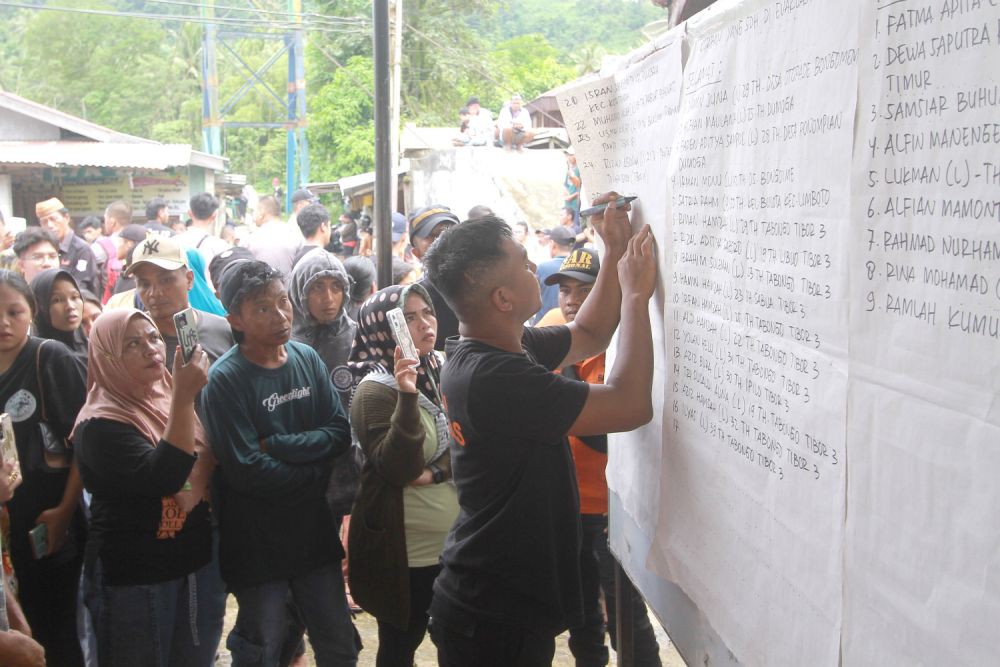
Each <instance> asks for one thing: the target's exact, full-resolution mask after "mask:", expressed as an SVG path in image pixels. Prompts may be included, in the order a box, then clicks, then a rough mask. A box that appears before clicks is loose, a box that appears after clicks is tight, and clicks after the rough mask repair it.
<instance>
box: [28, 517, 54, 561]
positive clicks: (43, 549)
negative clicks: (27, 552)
mask: <svg viewBox="0 0 1000 667" xmlns="http://www.w3.org/2000/svg"><path fill="white" fill-rule="evenodd" d="M28 537H29V538H30V540H29V541H30V542H31V555H32V556H34V557H35V560H39V559H41V558H45V557H46V556H47V555H48V554H49V527H48V526H47V525H46V524H44V523H40V524H38V525H37V526H35V527H34V528H32V529H31V530H29V531H28Z"/></svg>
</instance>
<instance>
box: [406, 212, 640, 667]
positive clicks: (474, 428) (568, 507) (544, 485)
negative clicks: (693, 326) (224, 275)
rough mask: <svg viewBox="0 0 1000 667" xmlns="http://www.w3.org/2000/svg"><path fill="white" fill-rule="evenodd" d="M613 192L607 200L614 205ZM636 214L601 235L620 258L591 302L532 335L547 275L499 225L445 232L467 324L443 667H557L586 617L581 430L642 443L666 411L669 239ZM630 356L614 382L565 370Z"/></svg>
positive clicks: (435, 633) (456, 395)
mask: <svg viewBox="0 0 1000 667" xmlns="http://www.w3.org/2000/svg"><path fill="white" fill-rule="evenodd" d="M617 196H618V195H616V194H614V193H609V194H608V195H606V196H605V197H603V198H601V199H599V200H597V202H596V203H603V202H605V201H614V200H616V199H617ZM627 210H628V207H627V206H626V207H625V209H621V208H615V207H614V206H613V205H611V206H609V207H608V209H607V211H606V212H605V213H604V215H603V217H602V218H600V217H597V216H595V217H594V218H593V219H592V224H594V225H595V227H596V228H597V230H598V233H599V234H600V235H601V237H602V239H603V240H604V243H605V246H606V252H605V256H604V261H603V262H602V264H601V270H600V272H599V273H598V277H597V281H596V282H595V284H594V288H593V291H592V292H591V294H590V297H589V298H588V299H587V301H586V302H585V303H584V305H583V306H582V307H581V308H580V311H579V312H578V314H577V316H576V319H575V320H574V321H573V322H572V323H570V324H569V325H566V326H558V327H544V328H539V329H527V328H524V326H523V323H524V322H525V321H526V320H527V319H528V318H529V317H531V315H532V314H534V313H535V312H537V311H538V308H539V306H540V305H541V298H540V296H539V288H538V281H537V280H536V279H535V267H534V265H533V264H532V263H531V262H530V261H529V260H528V258H527V256H526V254H525V251H524V248H523V247H522V246H520V245H519V244H517V243H516V242H515V241H514V240H513V239H512V238H511V232H510V228H509V227H508V226H507V224H506V223H505V222H503V221H502V220H500V219H498V218H493V217H489V218H483V219H479V220H472V221H469V222H466V223H463V224H461V225H457V226H454V227H452V228H451V229H448V230H447V231H445V232H444V233H443V234H442V235H441V236H440V237H439V238H438V240H437V242H436V243H435V244H434V245H433V246H432V247H431V248H430V250H429V251H428V253H427V257H426V260H425V267H426V269H427V272H428V275H429V277H430V279H431V281H432V282H433V283H434V284H435V285H436V286H437V287H438V289H439V290H440V291H441V293H442V294H443V295H444V298H445V299H446V300H447V301H448V303H449V305H451V307H452V308H453V309H454V310H455V313H456V314H457V315H458V319H459V333H460V334H461V337H460V338H457V339H455V338H453V339H451V340H449V342H448V345H447V347H446V351H447V354H448V363H447V364H446V365H445V368H444V372H443V374H442V390H443V394H444V399H445V405H446V408H447V411H448V418H449V420H450V421H451V426H450V428H451V436H452V461H453V471H454V479H455V484H456V486H457V488H458V500H459V505H460V512H459V515H458V519H457V520H456V522H455V525H454V527H453V528H452V530H451V533H450V534H449V536H448V540H447V542H446V543H445V550H444V553H443V554H442V556H441V561H442V570H441V574H440V576H439V577H438V579H437V581H436V582H435V584H434V599H433V601H432V603H431V609H430V613H431V617H432V619H433V621H432V630H431V636H432V638H433V640H434V643H435V644H436V645H437V647H438V661H439V663H440V665H441V666H442V667H452V666H458V665H504V666H509V665H518V666H522V665H532V666H533V665H548V664H551V661H552V656H553V652H554V650H555V636H556V635H557V634H559V633H560V632H562V631H563V630H565V629H566V628H567V627H570V626H573V625H578V624H579V623H580V622H581V620H582V594H581V589H580V569H579V549H580V517H579V511H580V501H579V495H578V492H577V487H576V474H575V471H574V467H573V458H572V455H571V453H570V448H569V445H568V443H567V441H566V435H567V434H573V435H596V434H601V433H611V432H616V431H628V430H631V429H634V428H636V427H638V426H641V425H642V424H645V423H646V422H648V421H649V420H650V419H651V418H652V415H653V407H652V403H651V400H650V393H651V388H652V378H653V349H652V348H653V346H652V339H651V334H650V324H649V311H648V302H649V299H650V297H651V296H652V294H653V289H654V285H655V282H656V260H655V257H654V249H653V237H652V233H651V232H650V230H649V228H648V227H644V228H643V229H642V230H641V231H640V232H639V233H638V234H636V235H635V236H632V235H631V226H630V224H629V220H628V215H627V213H626V211H627ZM619 318H620V320H621V333H620V339H621V344H620V346H619V350H618V357H617V359H616V361H615V364H614V366H613V367H612V368H611V370H610V372H609V373H608V375H607V378H606V382H605V384H604V385H588V384H586V383H583V382H578V381H574V380H570V379H568V378H566V377H563V376H561V375H556V374H554V373H552V372H550V371H551V370H552V369H555V368H560V367H563V366H566V365H568V364H572V363H576V362H578V361H581V360H583V359H586V358H588V357H592V356H594V355H596V354H600V353H601V352H602V351H604V349H605V348H606V347H607V345H608V343H609V342H610V340H611V335H612V333H613V332H614V330H615V328H616V327H617V326H618V324H619Z"/></svg>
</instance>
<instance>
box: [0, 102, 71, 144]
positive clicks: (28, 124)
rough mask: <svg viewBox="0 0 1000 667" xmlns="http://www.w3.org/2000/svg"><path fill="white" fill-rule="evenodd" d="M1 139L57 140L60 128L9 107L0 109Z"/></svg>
mask: <svg viewBox="0 0 1000 667" xmlns="http://www.w3.org/2000/svg"><path fill="white" fill-rule="evenodd" d="M0 139H2V140H3V141H57V140H58V139H59V128H58V127H56V126H55V125H51V124H49V123H44V122H42V121H40V120H37V119H35V118H31V117H29V116H25V115H24V114H19V113H16V112H14V111H11V110H9V109H0Z"/></svg>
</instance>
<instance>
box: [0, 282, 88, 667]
mask: <svg viewBox="0 0 1000 667" xmlns="http://www.w3.org/2000/svg"><path fill="white" fill-rule="evenodd" d="M39 310H41V309H40V308H39V307H37V305H36V303H35V296H34V294H33V293H32V292H31V289H30V288H29V287H28V284H27V283H26V282H25V281H24V278H23V277H21V275H20V274H18V273H14V272H13V271H6V270H0V406H2V407H3V410H2V411H3V412H6V413H7V414H8V415H10V418H11V421H12V422H13V427H14V442H15V444H16V446H17V454H18V458H19V459H20V466H21V478H22V483H21V486H20V487H19V488H18V490H17V493H16V494H15V496H14V497H13V498H12V499H11V500H10V502H8V503H7V509H8V510H9V513H10V538H11V539H10V543H9V544H10V551H11V559H12V561H13V565H14V570H15V573H16V576H17V581H18V589H19V590H18V594H19V596H20V599H21V606H22V607H23V609H24V614H25V616H26V617H27V619H28V622H29V624H30V625H31V629H32V633H33V635H34V637H35V639H36V640H38V643H40V644H41V645H42V646H44V647H45V653H46V657H47V659H48V663H49V664H50V665H67V666H69V667H75V666H77V665H80V666H82V665H83V655H82V654H81V651H80V642H79V640H78V638H77V632H76V613H77V598H78V596H77V590H78V587H79V581H80V567H81V564H82V563H83V543H84V541H85V540H86V520H85V519H84V516H83V511H82V509H81V508H80V491H81V489H82V488H83V485H82V484H81V482H80V476H79V474H78V472H77V468H76V466H74V465H73V449H72V448H71V447H68V446H67V442H66V438H67V436H69V434H70V431H71V430H72V429H73V422H74V420H75V419H76V416H77V413H78V412H79V410H80V406H81V405H83V403H84V398H85V395H86V381H85V373H84V369H83V365H82V364H80V363H79V362H78V361H76V360H75V359H74V358H73V355H72V353H71V352H70V351H69V350H68V349H67V348H66V347H65V346H63V345H59V344H58V343H54V342H53V341H50V340H42V339H39V338H36V337H35V336H31V335H30V334H29V328H30V326H31V323H32V320H33V319H35V317H36V316H37V314H38V311H39ZM43 524H44V526H45V528H40V526H42V525H43ZM32 530H44V531H45V534H46V540H45V546H44V547H43V549H44V551H43V552H39V551H37V550H36V548H35V543H33V541H32V540H31V538H30V537H29V531H32Z"/></svg>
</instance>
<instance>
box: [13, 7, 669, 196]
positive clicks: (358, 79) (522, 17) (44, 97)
mask: <svg viewBox="0 0 1000 667" xmlns="http://www.w3.org/2000/svg"><path fill="white" fill-rule="evenodd" d="M50 2H51V3H52V5H53V6H61V7H64V6H67V5H70V4H71V5H72V6H73V7H74V8H84V7H85V8H92V9H99V10H102V11H107V12H112V13H114V12H118V13H123V14H124V15H119V16H103V15H102V16H98V15H81V14H76V13H66V12H62V11H43V10H41V9H38V8H36V9H18V8H12V7H0V87H2V88H3V89H5V90H10V91H12V92H15V93H18V94H20V95H23V96H25V97H27V98H29V99H32V100H35V101H38V102H41V103H43V104H48V105H50V106H54V107H56V108H58V109H61V110H63V111H66V112H68V113H72V114H75V115H79V116H82V117H84V118H87V119H89V120H92V121H94V122H96V123H100V124H102V125H106V126H108V127H111V128H113V129H116V130H119V131H122V132H127V133H130V134H135V135H138V136H143V137H149V138H153V139H156V140H158V141H163V142H168V143H191V144H192V145H194V146H195V147H199V148H200V145H201V134H202V132H201V119H202V108H201V104H202V102H201V97H202V96H201V58H202V37H203V32H204V27H203V25H202V24H201V23H198V22H194V21H189V20H186V17H197V16H198V13H197V10H196V9H194V8H192V6H190V5H184V4H182V3H181V4H163V3H154V2H151V1H150V2H147V0H78V1H75V2H73V3H66V2H65V1H64V0H50ZM226 4H227V5H234V6H236V5H240V3H226ZM303 5H304V7H303V11H304V12H305V13H306V14H307V15H308V16H309V17H310V18H309V19H308V20H309V21H310V23H309V25H307V29H308V31H307V34H306V90H307V99H308V116H309V125H308V130H307V132H308V138H309V143H310V158H311V164H312V173H311V180H319V179H336V178H340V177H343V176H348V175H351V174H356V173H361V172H364V171H368V170H370V169H372V168H373V165H374V130H373V127H374V105H373V99H372V91H373V89H374V85H373V79H374V77H373V72H372V39H371V12H372V5H371V2H370V0H303ZM240 6H243V5H240ZM220 7H221V4H220ZM246 7H248V8H247V9H244V10H241V11H240V12H239V13H238V14H236V15H238V16H241V17H248V16H249V17H253V16H258V18H259V19H260V21H259V24H255V25H254V28H255V29H261V30H268V29H269V25H270V24H269V22H268V17H269V16H276V15H280V14H266V13H259V12H261V11H263V12H276V13H280V12H283V11H286V9H287V3H286V1H285V0H255V2H253V3H250V4H249V5H246ZM219 11H220V12H222V13H223V14H225V12H226V11H229V10H225V9H224V8H223V9H220V10H219ZM137 12H144V13H156V14H160V15H164V14H165V15H169V16H170V17H171V18H170V19H167V20H160V21H153V20H147V19H140V18H135V17H129V16H128V13H137ZM173 17H176V19H174V18H173ZM336 17H343V18H346V19H350V20H351V22H349V23H348V24H346V25H340V24H335V23H334V20H335V18H336ZM662 17H663V11H662V10H661V9H658V8H657V7H655V6H653V5H652V4H651V3H649V2H648V1H647V0H404V8H403V51H402V87H401V100H402V104H401V116H402V122H416V123H418V124H424V125H447V126H450V125H454V124H456V123H457V112H458V109H459V107H461V106H462V105H463V104H464V103H465V101H466V99H467V98H468V97H469V96H470V95H478V96H479V97H480V99H481V100H482V101H483V104H484V106H486V107H488V108H490V109H492V110H493V111H494V113H496V112H497V111H498V110H499V109H500V106H501V104H502V103H503V102H504V101H505V100H507V99H508V98H509V97H510V94H511V93H513V92H519V93H521V95H522V96H524V97H525V99H531V98H533V97H535V96H537V95H538V94H539V93H542V92H544V91H546V90H548V89H550V88H553V87H555V86H558V85H561V84H563V83H565V82H567V81H570V80H572V79H573V78H575V77H576V76H578V75H579V74H582V73H584V72H586V71H590V70H593V69H595V68H596V67H598V66H599V63H600V58H601V56H602V55H603V54H605V53H615V52H617V53H622V52H625V51H627V50H628V49H630V48H633V47H635V46H636V45H637V44H638V43H639V42H640V41H641V39H642V38H641V34H640V30H639V29H640V28H641V27H642V26H643V25H645V24H646V23H648V22H649V21H652V20H655V19H658V18H662ZM272 32H274V31H273V30H272ZM227 44H228V45H229V46H230V47H232V49H233V51H234V52H235V53H236V54H237V56H238V58H237V57H234V56H233V55H232V54H230V53H228V52H227V51H226V50H225V49H224V48H222V47H220V48H219V50H218V52H217V53H218V55H217V61H218V69H219V99H220V103H221V104H225V103H226V102H227V100H230V98H232V96H233V95H234V94H235V93H236V92H237V91H238V90H239V88H240V87H241V86H242V85H243V83H244V82H245V81H246V80H247V79H248V78H249V77H250V76H251V75H250V73H249V72H247V71H246V70H245V69H243V66H242V65H241V64H240V63H239V60H242V61H243V62H245V63H246V64H247V65H249V66H250V68H251V69H254V70H257V69H258V68H260V67H261V66H262V65H263V64H264V63H265V62H266V61H267V60H268V58H269V57H270V56H271V54H272V53H274V51H275V49H276V48H280V44H281V43H280V41H274V40H259V39H235V40H229V41H228V42H227ZM286 76H287V66H286V65H285V61H284V59H280V60H279V61H278V62H277V63H275V65H274V66H272V67H271V68H270V70H268V71H267V72H265V73H263V74H261V77H262V78H263V79H264V80H265V81H267V82H268V83H269V85H270V86H271V88H272V89H273V90H274V91H275V93H276V97H277V98H278V99H274V96H272V95H270V94H269V93H267V92H265V91H264V90H263V88H262V87H260V86H257V87H256V88H254V89H253V90H251V91H249V92H247V93H246V94H245V95H243V96H242V97H241V98H240V99H238V100H237V101H235V102H234V103H233V104H232V105H231V108H230V109H228V112H227V114H226V117H225V120H227V121H247V122H258V121H267V122H274V123H280V122H282V121H284V120H285V115H286V112H285V110H284V109H283V108H282V106H283V105H282V100H283V98H284V97H285V93H284V91H285V86H286V82H285V80H286ZM285 134H286V133H285V131H284V129H282V128H268V129H261V128H238V129H236V128H227V129H225V130H224V133H223V146H224V150H225V154H226V156H227V157H229V159H230V167H231V169H232V170H233V171H235V172H239V173H245V174H247V176H248V178H249V180H250V182H251V183H253V184H254V185H255V186H258V187H259V188H264V189H267V188H269V184H270V181H271V178H273V177H275V176H277V177H279V178H282V180H283V175H284V170H285Z"/></svg>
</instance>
